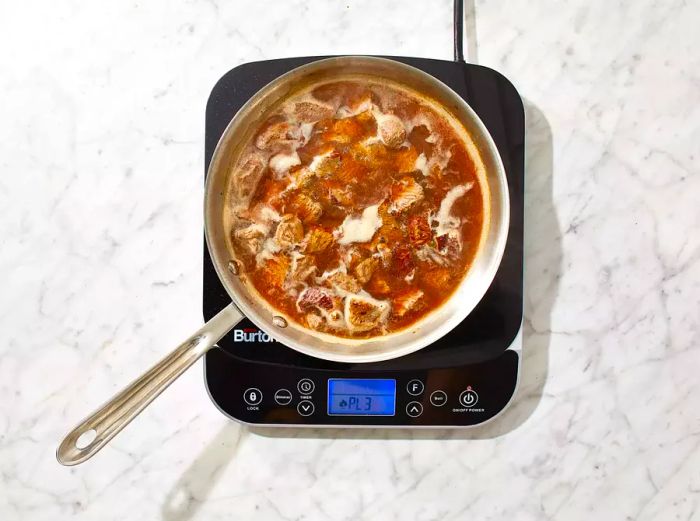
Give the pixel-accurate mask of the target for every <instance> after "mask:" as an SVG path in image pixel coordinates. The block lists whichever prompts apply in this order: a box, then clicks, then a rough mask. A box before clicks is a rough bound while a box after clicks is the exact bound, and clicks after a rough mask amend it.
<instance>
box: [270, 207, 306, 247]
mask: <svg viewBox="0 0 700 521" xmlns="http://www.w3.org/2000/svg"><path fill="white" fill-rule="evenodd" d="M303 238H304V226H303V225H302V224H301V221H300V220H299V218H298V217H296V216H295V215H291V214H287V215H284V216H282V220H281V221H280V223H279V224H278V225H277V231H276V232H275V240H276V241H277V244H279V245H280V246H281V247H282V248H291V247H292V246H294V245H295V244H298V243H299V242H301V240H302V239H303Z"/></svg>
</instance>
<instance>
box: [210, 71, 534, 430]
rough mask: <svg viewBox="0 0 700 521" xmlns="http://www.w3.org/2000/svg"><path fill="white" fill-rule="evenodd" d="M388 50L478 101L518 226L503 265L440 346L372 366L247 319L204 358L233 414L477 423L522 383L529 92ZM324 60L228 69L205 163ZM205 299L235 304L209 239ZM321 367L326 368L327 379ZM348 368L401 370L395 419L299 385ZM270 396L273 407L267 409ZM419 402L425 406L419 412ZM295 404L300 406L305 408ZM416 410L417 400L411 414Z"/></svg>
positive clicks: (282, 420)
mask: <svg viewBox="0 0 700 521" xmlns="http://www.w3.org/2000/svg"><path fill="white" fill-rule="evenodd" d="M389 58H390V59H393V60H397V61H400V62H404V63H407V64H409V65H412V66H414V67H417V68H419V69H422V70H424V71H425V72H427V73H429V74H431V75H433V76H435V77H436V78H438V79H439V80H441V81H442V82H444V83H446V84H447V85H448V86H450V87H451V88H452V89H453V90H454V91H455V92H457V93H458V94H459V95H460V96H462V97H463V98H464V99H465V100H466V101H467V103H469V105H470V106H471V107H472V109H474V111H475V112H476V113H477V114H478V115H479V117H480V118H481V120H482V121H483V123H484V124H485V125H486V127H487V129H488V130H489V132H490V134H491V136H492V137H493V139H494V141H495V143H496V146H497V147H498V150H499V152H500V154H501V158H502V160H503V164H504V167H505V170H506V175H507V179H508V188H509V194H510V226H509V231H508V240H507V244H506V249H505V252H504V256H503V260H502V262H501V266H500V267H499V269H498V272H497V274H496V277H495V278H494V281H493V283H492V284H491V287H490V288H489V290H488V291H487V293H486V294H485V296H484V297H483V299H482V300H481V302H480V303H479V304H478V305H477V306H476V308H475V309H474V310H473V311H472V313H471V314H470V315H469V316H468V317H467V318H466V319H465V320H464V321H463V322H462V323H461V324H460V325H459V326H457V327H456V328H455V329H454V330H453V331H451V332H450V333H449V334H447V335H446V336H444V337H443V338H442V339H440V340H439V341H437V342H435V343H434V344H433V345H431V346H428V347H426V348H424V349H422V350H420V351H418V352H415V353H412V354H410V355H407V356H404V357H401V358H398V359H394V360H387V361H383V362H376V363H370V364H348V363H338V362H328V361H325V360H319V359H316V358H313V357H309V356H307V355H304V354H301V353H298V352H296V351H294V350H292V349H290V348H287V347H285V346H284V345H282V344H280V343H278V342H276V341H271V339H269V338H267V337H266V335H264V334H262V333H261V332H259V330H258V328H257V327H256V326H255V325H254V324H252V323H251V322H250V321H248V320H244V321H242V322H241V323H240V324H239V325H238V326H236V328H235V329H234V330H233V331H231V332H230V333H229V334H228V335H226V336H225V337H224V338H223V339H221V340H220V341H219V343H218V345H219V348H220V349H214V350H212V351H210V352H209V353H208V354H207V355H206V359H205V373H206V380H207V385H208V388H209V392H210V394H211V396H212V398H213V399H214V401H215V402H216V403H217V405H218V406H219V407H220V408H221V409H223V410H224V412H226V413H227V414H229V415H231V416H233V417H235V418H237V419H241V420H243V421H246V422H250V423H265V424H329V425H348V424H362V425H406V424H410V425H416V424H428V425H473V424H477V423H481V422H483V421H486V419H489V418H490V417H492V416H494V415H495V414H497V412H499V411H500V410H501V409H502V408H503V407H505V405H506V403H507V402H508V400H509V399H510V397H511V396H512V394H513V392H514V390H515V385H516V380H517V365H518V354H517V353H515V352H513V351H510V350H509V351H506V350H507V349H508V347H509V346H510V345H511V343H512V342H513V340H514V339H515V337H516V335H517V334H518V332H519V330H520V326H521V322H522V313H523V290H522V288H523V182H524V179H523V177H524V138H525V129H524V119H525V118H524V111H523V104H522V100H521V98H520V96H519V95H518V93H517V91H516V90H515V88H514V87H513V85H512V84H511V83H510V82H509V81H508V80H507V79H506V78H505V77H504V76H502V75H501V74H500V73H498V72H496V71H494V70H492V69H489V68H487V67H483V66H479V65H472V64H465V63H461V62H451V61H443V60H431V59H425V58H398V57H389ZM319 59H322V57H307V58H286V59H280V60H269V61H262V62H254V63H246V64H243V65H240V66H238V67H236V68H234V69H232V70H231V71H229V72H228V73H226V74H225V75H224V76H223V77H222V78H221V79H220V80H219V81H218V82H217V84H216V85H215V86H214V88H213V90H212V92H211V95H210V97H209V101H208V103H207V109H206V138H205V171H206V168H208V167H209V162H210V161H211V158H212V155H213V152H214V149H215V147H216V144H217V142H218V140H219V137H220V136H221V134H222V133H223V131H224V129H225V128H226V126H227V125H228V123H229V121H230V120H231V118H232V117H233V116H234V114H235V113H236V112H237V111H238V109H239V108H240V107H241V106H242V105H243V104H244V103H245V102H246V101H247V100H248V99H249V98H250V97H251V96H253V94H255V93H256V92H257V91H258V90H259V89H260V88H262V87H263V86H265V85H266V84H267V83H269V82H270V81H272V80H273V79H275V78H276V77H278V76H280V75H281V74H283V73H285V72H287V71H289V70H291V69H293V68H295V67H298V66H300V65H303V64H305V63H308V62H311V61H315V60H319ZM203 300H204V302H203V310H204V318H205V319H206V320H208V319H210V318H211V317H212V316H213V315H215V314H216V313H217V312H218V311H219V310H221V309H222V308H223V307H225V306H226V305H227V304H229V303H230V298H229V296H228V294H227V293H226V291H225V289H224V288H223V286H222V285H221V283H220V281H219V278H218V276H217V274H216V272H215V270H214V266H213V264H212V262H211V259H210V257H209V253H208V251H207V250H206V244H205V247H204V299H203ZM319 374H324V375H325V376H324V377H321V378H319V377H318V375H319ZM314 375H316V377H314ZM339 375H341V376H342V375H344V376H347V377H360V378H366V377H368V376H372V377H378V376H377V375H388V377H390V378H395V379H396V381H397V382H398V383H397V388H398V389H399V391H398V395H397V396H398V398H397V411H399V412H397V413H396V414H395V415H394V416H392V417H391V418H387V417H359V419H357V418H358V417H356V416H355V417H352V418H355V419H354V420H351V417H347V416H345V417H344V416H331V415H330V414H326V411H322V410H321V409H325V408H326V400H327V398H328V396H329V391H328V392H327V391H325V390H324V391H323V396H322V397H321V398H318V392H320V391H317V399H316V400H315V401H314V400H313V399H312V396H311V395H310V394H309V393H306V394H305V392H304V389H303V388H302V387H301V386H300V384H299V382H301V381H302V380H303V379H304V378H306V379H310V380H311V381H312V382H314V387H317V386H318V387H319V388H320V387H323V388H324V389H325V387H326V382H327V380H328V379H329V378H330V379H333V378H337V377H338V376H339ZM464 375H469V376H468V377H465V376H464ZM465 378H466V380H465ZM287 380H288V381H287ZM415 380H418V381H420V383H421V385H422V386H423V387H425V389H424V390H423V391H422V392H421V394H420V395H418V401H416V400H415V399H413V398H415V396H416V395H414V394H413V393H410V392H408V393H407V392H404V391H403V389H404V388H405V389H406V390H408V389H409V387H408V384H409V383H411V385H412V386H413V387H415V385H416V384H415ZM329 385H330V384H329ZM265 386H267V388H264V387H265ZM472 387H473V388H474V389H477V387H478V388H479V389H480V392H479V396H481V398H480V399H479V407H469V406H473V405H475V403H472V402H471V401H472V400H473V399H474V396H477V393H476V391H474V393H473V395H472V391H471V388H472ZM467 388H469V391H467ZM290 389H291V391H290ZM281 391H284V393H282V394H285V396H286V394H287V393H289V394H290V395H291V402H290V403H287V404H282V403H280V402H279V401H277V392H281ZM297 393H298V394H299V396H298V397H297V396H296V394H297ZM401 393H403V395H402V394H401ZM436 393H445V394H446V398H445V403H446V404H447V405H448V406H450V407H442V406H437V405H434V404H432V405H431V402H432V399H433V398H432V397H433V395H434V394H436ZM272 394H274V395H275V400H274V402H273V400H272V396H271V395H272ZM251 395H255V396H256V398H257V397H258V396H260V398H261V402H262V404H260V403H257V404H255V403H254V404H252V405H251V403H248V402H251V401H252V402H255V401H256V400H255V399H254V400H250V399H249V398H250V397H251ZM263 396H266V398H264V399H263ZM440 396H441V395H440ZM465 396H466V398H465ZM242 397H244V398H245V399H242ZM295 397H296V399H295ZM465 400H466V401H465ZM284 401H286V398H285V399H284V400H282V402H284ZM266 402H267V403H268V404H271V405H272V406H268V407H265V403H266ZM329 403H330V402H329ZM416 403H418V405H420V408H421V412H420V413H419V414H417V415H416V412H417V408H418V405H415V404H416ZM309 404H310V405H309ZM295 405H296V406H297V407H299V408H298V409H296V410H295V409H294V406H295ZM304 407H306V409H304ZM328 407H330V405H328ZM424 407H425V414H423V408H424ZM409 408H412V409H411V411H410V412H409ZM309 410H310V411H311V412H310V413H309ZM453 410H454V411H460V412H464V411H465V410H467V411H469V412H470V413H471V414H456V413H454V414H452V413H451V411H453ZM447 411H450V414H447ZM328 412H330V409H328ZM307 413H309V414H307ZM446 414H447V416H446Z"/></svg>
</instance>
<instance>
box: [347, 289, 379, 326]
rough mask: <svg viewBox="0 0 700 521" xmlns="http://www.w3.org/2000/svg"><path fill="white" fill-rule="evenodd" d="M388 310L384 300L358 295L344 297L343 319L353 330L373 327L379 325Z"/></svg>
mask: <svg viewBox="0 0 700 521" xmlns="http://www.w3.org/2000/svg"><path fill="white" fill-rule="evenodd" d="M388 312H389V305H388V304H387V303H386V302H382V301H379V300H374V299H369V298H366V297H359V296H351V297H347V298H346V299H345V321H346V322H347V324H348V326H349V328H350V329H351V330H353V331H369V330H370V329H374V328H375V327H377V326H379V325H381V323H382V322H383V320H384V319H385V318H386V315H387V313H388Z"/></svg>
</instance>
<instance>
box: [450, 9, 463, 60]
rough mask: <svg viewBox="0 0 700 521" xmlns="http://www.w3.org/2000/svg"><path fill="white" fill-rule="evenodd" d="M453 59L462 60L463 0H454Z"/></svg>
mask: <svg viewBox="0 0 700 521" xmlns="http://www.w3.org/2000/svg"><path fill="white" fill-rule="evenodd" d="M453 16H454V18H453V22H452V23H453V28H454V46H455V51H454V61H456V62H464V44H463V43H462V42H463V40H464V1H463V0H454V15H453Z"/></svg>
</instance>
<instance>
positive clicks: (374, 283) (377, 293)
mask: <svg viewBox="0 0 700 521" xmlns="http://www.w3.org/2000/svg"><path fill="white" fill-rule="evenodd" d="M367 291H369V293H370V294H371V295H372V296H373V297H385V296H387V295H388V294H389V293H390V292H391V288H390V287H389V283H388V282H387V281H386V279H385V278H384V277H382V276H377V275H374V276H373V277H372V278H371V279H370V280H369V283H368V284H367Z"/></svg>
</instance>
